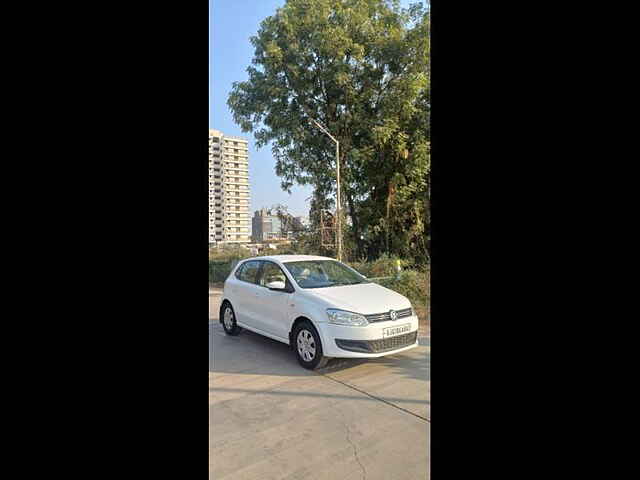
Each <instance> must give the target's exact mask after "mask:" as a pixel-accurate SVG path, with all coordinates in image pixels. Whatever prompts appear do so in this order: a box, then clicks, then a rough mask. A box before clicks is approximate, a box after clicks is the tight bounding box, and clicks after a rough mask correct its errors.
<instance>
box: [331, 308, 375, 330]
mask: <svg viewBox="0 0 640 480" xmlns="http://www.w3.org/2000/svg"><path fill="white" fill-rule="evenodd" d="M327 315H328V316H329V323H333V324H335V325H347V326H349V327H364V326H365V325H368V324H369V322H368V321H367V319H366V318H365V317H364V316H363V315H360V314H358V313H353V312H346V311H344V310H336V309H334V308H329V309H327Z"/></svg>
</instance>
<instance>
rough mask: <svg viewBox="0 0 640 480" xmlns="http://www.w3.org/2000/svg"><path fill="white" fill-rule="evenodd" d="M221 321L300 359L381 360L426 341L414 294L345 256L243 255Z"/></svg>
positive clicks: (318, 363) (307, 363) (308, 363)
mask: <svg viewBox="0 0 640 480" xmlns="http://www.w3.org/2000/svg"><path fill="white" fill-rule="evenodd" d="M220 323H222V326H223V328H224V331H225V333H226V334H228V335H238V334H239V333H240V332H241V331H242V329H243V328H246V329H247V330H250V331H252V332H255V333H258V334H260V335H264V336H265V337H269V338H272V339H274V340H278V341H280V342H282V343H286V344H287V345H290V346H291V347H292V349H293V351H294V352H295V353H296V356H297V358H298V361H299V362H300V364H301V365H302V366H303V367H305V368H308V369H315V368H321V367H323V366H324V365H326V363H327V361H328V360H329V359H330V358H333V357H341V358H375V357H381V356H384V355H393V354H396V353H399V352H403V351H405V350H409V349H411V348H414V347H416V346H418V338H417V337H418V317H417V316H416V314H415V311H414V310H413V308H412V306H411V303H410V302H409V300H408V299H407V298H406V297H404V296H402V295H400V294H399V293H397V292H394V291H392V290H389V289H388V288H385V287H382V286H381V285H378V284H376V283H373V282H371V281H370V280H368V279H367V278H366V277H365V276H363V275H361V274H360V273H358V272H357V271H355V270H354V269H353V268H351V267H349V266H347V265H345V264H344V263H341V262H339V261H337V260H334V259H332V258H327V257H318V256H310V255H274V256H266V257H255V258H249V259H246V260H243V261H242V262H240V263H238V265H237V266H236V267H235V268H234V269H233V270H232V272H231V274H230V275H229V277H228V278H227V280H226V281H225V283H224V290H223V295H222V303H221V306H220Z"/></svg>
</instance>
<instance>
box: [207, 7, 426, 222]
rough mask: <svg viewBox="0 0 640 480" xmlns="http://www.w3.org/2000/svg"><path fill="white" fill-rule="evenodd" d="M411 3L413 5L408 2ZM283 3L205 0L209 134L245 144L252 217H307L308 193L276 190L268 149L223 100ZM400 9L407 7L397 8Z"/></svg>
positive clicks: (294, 189) (277, 183) (301, 189)
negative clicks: (273, 210) (277, 210)
mask: <svg viewBox="0 0 640 480" xmlns="http://www.w3.org/2000/svg"><path fill="white" fill-rule="evenodd" d="M412 1H413V2H415V1H416V0H412ZM284 3H285V0H210V4H209V128H215V129H217V130H221V131H222V132H224V133H225V134H227V135H234V136H240V137H244V138H246V139H247V140H248V141H249V182H250V186H251V212H253V211H255V210H258V209H260V208H262V207H268V206H271V205H273V204H276V203H281V204H284V205H287V206H288V207H289V211H290V212H291V213H292V214H294V215H305V216H306V215H307V214H308V212H309V202H308V200H307V199H308V198H309V197H310V196H311V194H312V192H313V189H312V188H311V187H309V186H304V187H302V186H295V185H294V186H293V187H292V189H291V195H289V194H288V193H286V192H283V191H282V189H281V188H280V178H278V177H277V176H276V174H275V159H274V158H273V155H272V154H271V147H270V146H268V145H267V146H265V147H262V148H261V149H259V150H258V149H257V148H256V147H255V141H254V139H253V135H252V134H245V133H243V132H242V130H241V129H240V127H239V126H238V125H236V124H235V122H234V121H233V116H232V114H231V112H230V111H229V108H228V107H227V97H228V95H229V92H230V91H231V85H232V84H233V82H234V81H244V80H246V79H247V72H246V68H247V67H248V66H249V65H250V64H251V59H252V58H253V46H252V45H251V43H250V42H249V37H251V36H252V35H255V34H256V32H257V31H258V27H259V25H260V22H261V21H262V20H263V19H264V18H265V17H268V16H269V15H273V14H274V13H275V11H276V9H277V8H278V7H281V6H282V5H284ZM401 3H402V5H403V6H408V4H409V3H411V2H410V1H409V0H405V1H402V2H401Z"/></svg>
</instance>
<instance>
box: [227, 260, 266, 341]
mask: <svg viewBox="0 0 640 480" xmlns="http://www.w3.org/2000/svg"><path fill="white" fill-rule="evenodd" d="M259 271H260V261H258V260H249V261H248V262H245V263H244V264H243V265H242V266H241V270H240V271H239V273H238V276H237V277H236V280H235V281H234V283H233V286H232V289H233V290H232V291H233V295H232V303H233V310H234V311H235V314H236V320H237V321H238V322H240V323H244V324H245V325H247V326H249V327H254V328H259V327H258V326H257V325H256V323H257V322H256V317H257V316H258V312H259V308H258V307H259V302H258V297H259V294H260V289H261V287H260V286H258V284H257V282H258V273H259Z"/></svg>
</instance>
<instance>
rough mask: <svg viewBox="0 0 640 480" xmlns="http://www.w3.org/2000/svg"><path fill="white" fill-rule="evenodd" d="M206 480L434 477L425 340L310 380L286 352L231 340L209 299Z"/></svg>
mask: <svg viewBox="0 0 640 480" xmlns="http://www.w3.org/2000/svg"><path fill="white" fill-rule="evenodd" d="M209 299H210V315H209V478H210V479H216V480H220V479H247V480H249V479H256V480H257V479H264V480H269V479H273V480H275V479H288V480H293V479H327V480H329V479H331V480H339V479H368V480H375V479H380V480H383V479H384V480H389V479H398V480H405V479H406V480H409V479H411V480H415V479H424V478H429V468H428V465H429V426H430V424H429V422H430V415H431V413H430V412H431V411H430V381H429V369H430V366H429V359H430V341H429V337H421V338H420V343H421V346H420V347H418V348H415V349H413V350H411V351H409V352H405V353H403V354H400V355H395V356H390V357H383V358H380V359H374V360H366V361H361V360H338V359H336V360H333V361H332V362H331V363H329V365H328V366H327V367H326V368H325V369H322V370H320V371H316V372H310V371H308V370H305V369H303V368H302V367H300V366H299V364H298V363H297V361H296V359H295V356H294V354H293V352H291V350H289V347H288V346H287V345H284V344H282V343H280V342H277V341H275V340H271V339H268V338H264V337H261V336H259V335H256V334H254V333H251V332H248V331H246V330H245V331H243V332H242V333H241V334H240V335H239V336H237V337H229V336H227V335H225V333H224V331H223V329H222V326H221V325H220V323H219V322H218V321H217V319H218V307H219V301H220V296H219V291H213V294H211V293H210V297H209Z"/></svg>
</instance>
